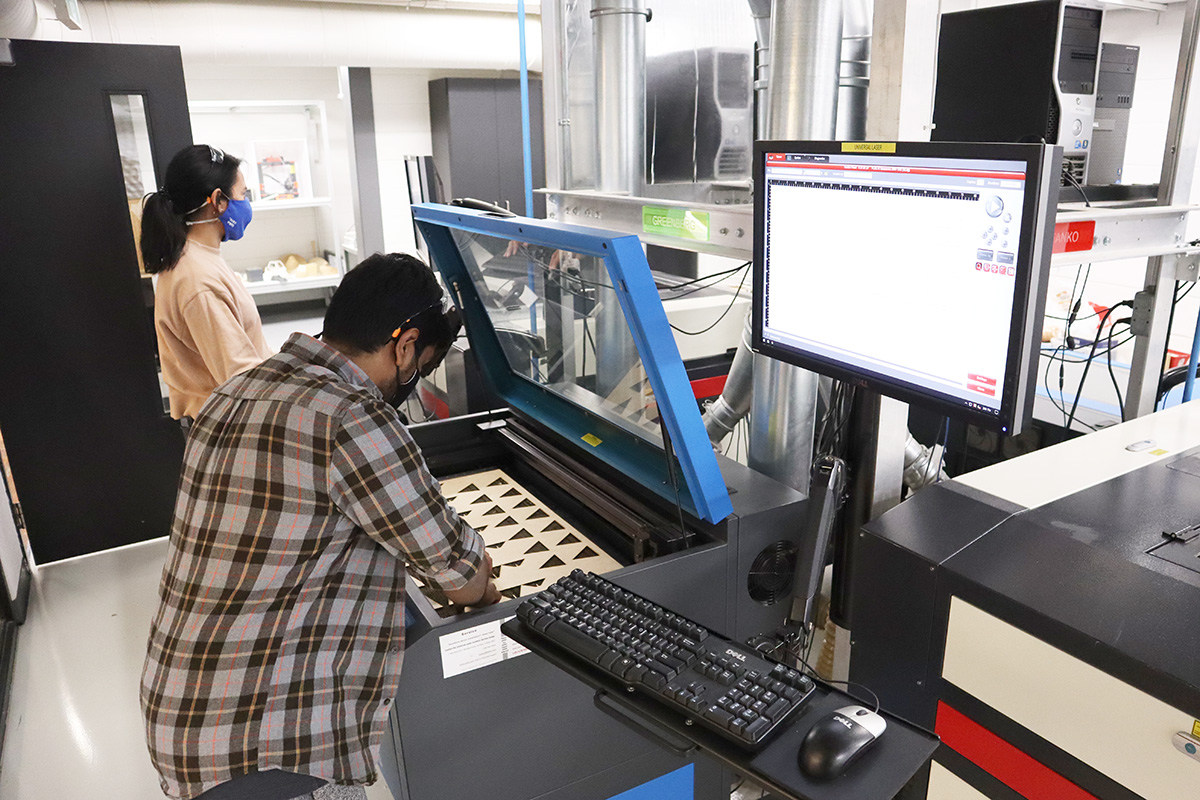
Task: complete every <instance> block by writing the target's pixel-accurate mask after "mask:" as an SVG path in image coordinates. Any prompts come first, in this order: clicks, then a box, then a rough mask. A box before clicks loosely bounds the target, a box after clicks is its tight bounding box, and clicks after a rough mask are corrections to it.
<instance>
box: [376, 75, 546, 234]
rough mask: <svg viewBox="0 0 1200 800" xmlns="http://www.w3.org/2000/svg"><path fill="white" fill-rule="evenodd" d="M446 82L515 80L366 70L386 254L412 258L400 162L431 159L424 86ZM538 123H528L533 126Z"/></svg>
mask: <svg viewBox="0 0 1200 800" xmlns="http://www.w3.org/2000/svg"><path fill="white" fill-rule="evenodd" d="M446 77H475V78H514V77H516V73H514V72H496V71H478V70H473V71H464V70H401V69H387V68H376V69H372V70H371V89H372V94H373V95H374V98H375V134H376V146H377V155H378V158H379V193H380V204H381V206H382V209H383V243H384V247H385V248H387V250H388V251H390V252H410V253H411V252H416V246H417V245H416V240H415V238H414V236H413V229H412V215H411V214H410V213H409V203H408V182H407V178H406V177H405V172H404V157H405V156H418V155H430V154H431V153H432V152H433V144H432V141H431V136H430V122H429V82H430V81H432V80H437V79H438V78H446ZM538 123H539V120H536V119H535V120H533V124H535V125H536V124H538Z"/></svg>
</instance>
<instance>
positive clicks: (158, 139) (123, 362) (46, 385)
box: [0, 40, 192, 563]
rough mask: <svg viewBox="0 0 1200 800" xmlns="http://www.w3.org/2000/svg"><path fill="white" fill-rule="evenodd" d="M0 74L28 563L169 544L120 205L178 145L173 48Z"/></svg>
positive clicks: (168, 489)
mask: <svg viewBox="0 0 1200 800" xmlns="http://www.w3.org/2000/svg"><path fill="white" fill-rule="evenodd" d="M2 52H3V48H0V53H2ZM6 61H10V62H11V63H5V64H4V65H0V431H3V435H4V440H5V442H6V444H7V446H8V454H9V459H10V462H11V466H12V474H13V479H14V481H15V483H16V487H17V494H18V496H19V498H20V503H21V508H22V511H23V512H24V516H25V521H26V528H27V530H28V532H29V538H30V542H31V544H32V547H33V553H34V557H35V559H36V560H37V561H38V562H39V563H45V562H47V561H56V560H59V559H63V558H69V557H71V556H77V555H82V554H85V553H91V552H95V551H97V550H103V549H106V548H110V547H116V546H118V545H124V544H130V543H133V542H138V541H143V540H145V539H150V538H153V537H156V536H164V535H166V534H167V533H169V531H170V520H171V512H172V508H173V505H174V501H175V489H176V483H177V481H178V476H179V465H180V460H181V457H182V453H183V439H182V436H181V434H180V432H179V428H178V425H177V424H176V423H175V422H174V421H172V420H171V419H170V417H168V416H167V415H166V414H164V412H163V405H162V400H161V392H160V388H159V383H158V376H157V367H156V363H155V362H156V348H155V342H154V336H153V331H152V329H150V328H149V327H148V326H147V324H146V313H147V304H146V300H145V299H144V296H143V291H142V284H141V279H140V277H139V271H138V261H137V253H136V250H135V246H134V235H133V228H132V225H131V221H130V208H129V203H130V199H131V197H132V196H134V195H137V194H138V193H139V192H140V190H142V189H144V191H150V190H152V189H153V188H155V185H156V182H157V181H161V180H162V178H163V175H164V173H165V171H166V167H167V163H168V162H169V161H170V158H171V156H172V155H174V153H175V152H176V151H178V150H179V149H180V148H181V147H184V146H185V145H188V144H190V143H191V141H192V131H191V122H190V121H189V119H188V109H187V94H186V91H185V89H184V82H183V64H182V61H181V60H180V54H179V48H177V47H149V46H141V45H138V46H132V45H108V44H78V43H67V42H43V41H20V40H17V41H13V42H12V43H11V58H9V59H7V60H6ZM119 141H120V144H119ZM139 165H140V166H141V172H140V173H139V171H138V167H139Z"/></svg>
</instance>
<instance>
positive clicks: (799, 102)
mask: <svg viewBox="0 0 1200 800" xmlns="http://www.w3.org/2000/svg"><path fill="white" fill-rule="evenodd" d="M841 60H842V0H774V2H773V3H772V6H771V64H770V70H769V74H770V85H769V86H768V88H767V97H768V103H767V105H768V107H769V114H768V115H767V126H768V127H767V138H770V139H832V138H833V137H834V136H835V135H836V133H837V95H838V82H839V77H838V75H839V71H840V66H841ZM816 405H817V376H816V375H815V374H813V373H811V372H809V371H808V370H803V369H800V368H799V367H794V366H792V365H791V364H785V363H783V362H781V361H776V360H775V359H770V358H765V357H763V356H755V359H754V396H753V399H752V401H751V411H750V448H749V457H748V460H747V462H748V464H749V466H750V468H751V469H755V470H758V471H759V472H762V473H764V474H766V475H769V476H771V477H772V478H775V479H776V480H778V481H780V482H781V483H786V484H787V485H789V486H792V487H794V488H796V489H799V490H800V491H802V492H807V491H808V482H809V474H810V468H811V465H812V443H813V428H814V426H815V418H816Z"/></svg>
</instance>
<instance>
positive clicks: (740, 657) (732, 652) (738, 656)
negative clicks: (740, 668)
mask: <svg viewBox="0 0 1200 800" xmlns="http://www.w3.org/2000/svg"><path fill="white" fill-rule="evenodd" d="M725 655H727V656H733V657H734V658H736V659H737V660H738V661H743V662H744V661H745V660H746V657H745V656H744V655H742V654H741V653H739V652H738V651H737V650H726V651H725Z"/></svg>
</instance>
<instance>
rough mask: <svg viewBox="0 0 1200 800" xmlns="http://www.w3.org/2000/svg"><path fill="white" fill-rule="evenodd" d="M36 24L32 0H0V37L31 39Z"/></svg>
mask: <svg viewBox="0 0 1200 800" xmlns="http://www.w3.org/2000/svg"><path fill="white" fill-rule="evenodd" d="M37 26H38V13H37V5H36V4H35V3H34V1H33V0H0V38H4V39H32V38H33V35H34V32H35V31H37Z"/></svg>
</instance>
